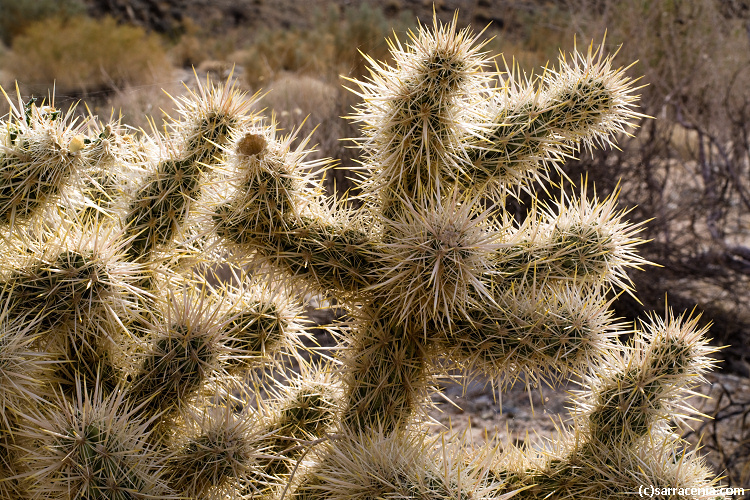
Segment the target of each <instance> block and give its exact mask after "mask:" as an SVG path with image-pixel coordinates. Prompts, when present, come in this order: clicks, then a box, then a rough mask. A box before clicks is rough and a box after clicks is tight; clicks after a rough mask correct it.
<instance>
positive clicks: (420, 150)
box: [351, 18, 490, 200]
mask: <svg viewBox="0 0 750 500" xmlns="http://www.w3.org/2000/svg"><path fill="white" fill-rule="evenodd" d="M477 40H478V36H477V35H474V34H472V33H471V32H470V31H469V30H460V31H459V30H458V29H457V27H456V19H455V18H454V19H453V21H452V22H451V23H449V24H447V25H443V24H440V23H439V22H438V21H437V18H435V20H434V26H433V29H432V30H429V29H427V28H426V27H420V28H419V30H418V31H417V32H416V33H410V34H409V41H408V42H407V43H406V45H402V44H401V42H400V41H398V40H395V41H393V42H390V43H391V53H392V54H393V57H394V59H395V64H394V66H393V67H391V66H388V65H386V64H384V63H379V62H376V61H375V60H373V59H368V62H369V63H370V65H371V69H370V78H369V79H368V81H365V82H360V81H355V82H354V83H356V84H357V85H358V86H359V88H360V90H359V91H355V93H356V94H357V95H359V96H360V97H362V99H363V101H364V102H363V104H362V105H360V106H359V107H358V108H357V112H356V113H355V114H354V115H353V116H352V117H351V118H352V119H354V120H355V121H357V122H360V123H362V124H363V125H362V132H363V134H364V137H363V138H361V139H359V140H358V142H359V143H360V145H361V146H362V147H363V149H364V150H365V152H366V164H365V166H366V167H367V168H369V169H370V172H369V174H370V176H371V177H370V179H369V180H368V182H367V183H366V185H365V186H364V190H365V194H364V196H365V197H366V198H368V199H373V200H377V199H378V195H379V194H388V193H387V192H388V191H392V192H394V193H395V194H396V196H397V197H402V196H403V197H414V198H416V199H417V200H419V199H421V197H422V196H427V197H432V196H435V195H436V194H439V193H440V190H441V186H442V185H443V184H444V183H447V184H452V183H453V182H455V180H456V179H458V178H460V177H462V175H463V173H464V172H465V168H466V166H467V158H468V155H467V154H466V152H465V150H464V146H463V141H465V140H466V139H467V138H468V137H470V136H471V135H473V134H476V133H477V128H478V125H477V124H478V123H480V122H481V120H482V117H481V116H476V115H477V113H480V114H481V110H482V109H483V106H481V105H479V104H481V103H482V101H483V100H484V99H486V97H487V95H486V88H485V84H486V83H487V82H488V81H489V79H490V76H489V73H485V72H484V68H485V67H486V66H488V62H489V61H488V60H487V59H485V55H484V54H483V53H482V52H481V50H482V46H483V44H482V43H477Z"/></svg>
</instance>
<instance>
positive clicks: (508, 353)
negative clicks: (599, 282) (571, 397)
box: [430, 284, 623, 387]
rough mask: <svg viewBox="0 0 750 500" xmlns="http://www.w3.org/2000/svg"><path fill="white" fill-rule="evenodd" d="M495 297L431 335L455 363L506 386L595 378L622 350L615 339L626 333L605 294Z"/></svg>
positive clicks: (546, 291) (500, 293)
mask: <svg viewBox="0 0 750 500" xmlns="http://www.w3.org/2000/svg"><path fill="white" fill-rule="evenodd" d="M493 297H494V302H495V304H494V305H489V304H488V305H487V306H485V307H484V308H482V309H474V310H471V311H470V312H469V315H468V317H466V318H456V320H455V321H454V323H453V325H451V328H450V329H448V328H445V329H442V330H441V329H439V328H438V329H435V330H434V331H431V332H430V335H432V336H434V337H436V340H438V341H439V343H440V345H443V346H445V347H444V349H446V350H447V351H448V357H449V359H451V360H452V361H453V362H455V363H457V364H458V365H460V366H466V367H467V368H470V369H472V370H479V371H480V372H481V373H483V374H484V375H485V376H487V377H489V378H491V379H492V380H495V381H496V382H497V383H498V384H499V385H500V386H501V387H505V386H510V385H512V384H513V383H514V382H515V381H516V380H519V379H522V380H540V381H541V380H544V381H545V382H546V383H552V382H558V381H559V380H562V379H569V378H571V377H572V376H576V375H578V376H580V375H583V374H586V373H589V371H591V370H592V369H594V368H595V367H596V366H598V363H599V361H600V360H601V359H603V358H604V357H606V356H608V355H610V354H611V352H613V351H615V350H616V349H617V345H616V344H615V343H614V342H613V338H614V337H616V336H617V335H619V334H621V333H623V328H622V325H620V324H618V323H616V322H615V321H614V320H613V318H612V312H611V311H610V310H609V306H610V304H611V301H609V300H606V299H605V298H604V296H603V294H602V293H601V291H596V290H592V291H591V293H589V294H587V295H581V294H580V291H579V290H578V289H577V288H576V286H574V285H570V284H568V285H564V284H557V285H554V286H553V285H549V284H547V285H546V286H540V287H539V288H538V289H535V288H534V287H531V286H529V287H528V288H523V287H519V286H517V285H511V287H510V288H509V289H507V290H497V291H495V292H494V294H493ZM448 366H452V365H451V364H448Z"/></svg>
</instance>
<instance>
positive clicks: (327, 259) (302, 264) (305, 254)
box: [266, 200, 379, 298]
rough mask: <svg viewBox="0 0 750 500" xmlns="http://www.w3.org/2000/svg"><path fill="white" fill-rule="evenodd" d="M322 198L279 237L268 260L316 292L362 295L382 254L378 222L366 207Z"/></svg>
mask: <svg viewBox="0 0 750 500" xmlns="http://www.w3.org/2000/svg"><path fill="white" fill-rule="evenodd" d="M321 201H322V203H321V204H320V205H318V206H317V207H316V208H317V209H313V210H310V211H309V212H308V213H307V214H305V215H303V216H301V217H299V218H298V219H296V220H295V223H294V225H293V227H291V228H290V229H289V230H287V231H285V232H283V233H281V234H280V235H279V241H278V243H279V246H278V253H276V254H269V255H268V257H267V259H266V260H267V261H269V262H272V263H274V264H276V265H277V266H279V267H281V268H282V269H286V270H288V271H289V272H290V273H291V274H292V275H293V276H295V277H298V278H301V280H302V282H303V283H304V285H306V286H307V287H308V288H309V289H310V290H311V291H314V292H316V293H322V294H324V295H334V296H337V297H340V298H355V297H361V296H362V295H363V294H366V293H367V291H366V290H367V286H368V285H369V284H370V283H371V279H372V275H371V273H372V271H373V270H374V269H375V268H376V264H375V260H376V259H377V257H378V256H379V252H378V243H379V240H378V235H377V232H376V226H375V221H374V220H373V219H372V217H370V215H369V213H368V212H367V211H366V210H358V209H349V208H347V207H345V206H344V204H343V203H337V202H334V203H332V204H330V205H323V203H325V201H324V200H321Z"/></svg>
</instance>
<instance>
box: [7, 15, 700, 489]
mask: <svg viewBox="0 0 750 500" xmlns="http://www.w3.org/2000/svg"><path fill="white" fill-rule="evenodd" d="M482 47H483V44H482V43H481V42H480V41H479V37H478V36H477V35H473V34H472V33H471V32H470V31H469V30H459V29H458V28H457V26H456V23H455V21H454V22H453V23H450V24H448V25H442V24H440V23H438V22H437V21H436V22H435V24H434V26H433V27H432V28H427V27H420V28H419V29H418V30H417V31H416V32H413V33H410V35H409V39H408V40H406V41H397V40H396V41H393V42H391V49H392V54H393V62H392V63H391V64H386V63H383V62H377V61H375V60H372V59H369V60H368V61H369V63H370V65H371V70H370V77H369V78H368V79H367V80H366V81H352V84H353V86H354V87H355V88H356V90H355V92H356V93H357V95H359V96H360V97H361V98H362V103H361V104H360V105H359V106H357V107H356V108H355V111H354V113H353V115H352V116H351V117H350V118H352V119H353V120H355V121H356V122H358V123H359V124H360V125H361V129H362V136H361V137H359V138H357V139H355V141H356V143H357V145H358V146H359V147H360V148H361V151H362V163H363V165H362V169H361V171H360V172H361V173H360V176H361V186H360V187H361V195H360V202H361V203H360V204H359V205H360V208H357V209H353V208H351V207H350V206H349V205H348V204H347V203H346V202H345V201H342V200H337V199H329V198H327V196H326V195H325V192H324V189H323V183H322V179H321V174H322V173H324V172H325V169H326V168H328V167H329V166H330V164H331V162H330V161H329V160H316V161H311V160H309V159H307V154H308V153H309V150H308V149H307V148H308V143H309V140H310V138H309V137H308V138H302V139H299V138H297V137H296V135H297V134H296V132H294V131H292V133H290V134H289V135H288V136H285V137H282V136H280V135H279V134H278V131H277V129H276V126H275V124H274V123H273V122H268V121H266V120H265V119H264V118H263V117H261V116H259V115H258V114H257V113H256V112H255V111H254V104H255V102H256V100H257V96H252V97H248V96H246V95H245V94H243V93H241V92H240V91H239V90H238V89H237V88H236V86H235V85H234V84H233V83H232V81H231V79H230V80H228V81H227V82H226V84H224V85H221V86H214V85H213V84H211V83H210V82H209V81H207V82H205V83H202V82H198V85H197V89H196V90H194V91H193V90H188V92H187V94H186V95H185V96H183V97H180V98H177V99H175V102H176V103H177V106H178V115H179V116H177V117H176V118H174V119H172V121H171V123H170V124H169V126H168V127H167V129H166V130H165V131H164V132H159V131H156V130H154V131H153V133H152V134H151V136H150V137H149V136H145V135H136V134H133V133H131V131H129V130H128V129H127V128H126V127H124V126H123V125H122V124H121V123H120V122H119V121H116V120H110V121H109V122H108V123H100V122H98V121H97V119H96V118H95V117H89V119H86V120H82V121H77V120H76V119H74V118H73V116H74V112H73V110H71V111H70V112H68V113H67V114H62V113H60V112H59V111H58V110H57V109H55V108H54V106H53V105H52V103H42V102H38V101H35V100H31V101H29V102H24V101H23V100H22V99H21V98H20V95H19V97H18V103H17V104H11V112H10V114H9V115H8V116H6V117H5V118H4V121H3V122H2V123H1V124H0V230H2V234H3V237H2V239H1V240H0V251H2V253H3V256H4V259H3V264H2V266H1V267H0V411H2V418H0V500H5V499H17V498H21V499H24V498H28V499H40V500H41V499H45V500H46V499H76V500H77V499H80V500H83V499H86V500H94V499H117V500H120V499H122V500H124V499H148V498H161V499H172V498H174V499H195V500H197V499H206V498H208V499H211V498H216V499H228V498H232V499H250V498H269V499H273V498H277V499H285V498H296V499H299V500H314V499H325V500H337V499H342V500H343V499H352V498H355V499H362V500H364V499H371V498H437V499H456V500H468V499H471V498H489V499H495V500H504V499H507V498H511V497H513V498H545V499H566V498H578V499H607V498H614V497H618V496H620V495H622V494H623V492H632V491H637V489H638V485H639V484H641V485H642V484H655V485H665V486H684V487H686V488H692V487H697V488H701V487H709V486H711V485H713V484H714V483H715V480H714V479H713V476H712V474H711V472H710V471H708V470H706V469H705V468H704V467H703V465H702V463H701V461H700V458H699V457H697V456H696V455H695V453H694V452H692V451H686V449H685V445H684V443H683V442H682V441H681V440H680V439H679V438H678V437H676V436H675V435H674V432H673V431H674V421H675V420H680V419H682V418H687V417H689V416H690V415H691V413H692V412H693V411H692V409H691V408H690V406H689V405H688V403H687V396H688V395H689V394H690V391H691V388H692V387H694V385H695V384H696V382H697V381H699V380H700V379H701V377H702V376H703V375H704V374H705V373H706V371H708V370H709V369H710V368H711V367H712V364H713V361H712V360H711V359H710V358H709V357H708V356H709V355H710V353H711V352H712V349H711V348H710V347H708V345H707V343H706V341H705V340H704V339H703V334H704V333H705V331H704V330H702V329H700V328H699V327H698V321H697V319H696V318H691V317H686V316H684V315H683V316H679V317H677V316H675V315H674V314H673V313H672V312H671V311H667V313H666V314H667V317H666V318H665V319H661V318H658V317H656V316H653V317H651V318H649V319H648V320H646V321H644V322H643V324H642V325H641V326H639V327H635V326H632V325H627V324H624V323H621V322H618V321H617V320H616V319H615V318H614V317H613V314H612V312H611V310H610V305H611V301H612V300H614V299H613V298H612V296H613V294H611V293H610V292H612V291H614V292H618V291H622V290H624V291H627V292H628V293H634V291H633V290H631V287H630V282H629V280H628V277H627V272H628V270H629V269H631V268H640V266H642V265H645V264H647V262H645V261H644V260H643V259H641V258H640V257H639V256H638V254H637V251H636V249H637V246H638V245H639V244H640V243H641V240H639V239H638V237H637V235H638V232H639V230H640V225H639V224H632V223H630V222H628V221H627V220H626V215H627V212H623V211H620V210H618V209H617V203H616V197H615V196H612V197H608V198H606V199H604V200H600V199H598V198H597V197H596V195H593V196H591V195H589V193H588V192H587V188H586V186H585V184H584V185H583V186H581V188H580V194H579V195H577V196H572V197H571V196H570V195H566V194H564V193H565V190H562V191H561V192H562V193H563V194H561V195H560V196H559V197H558V198H557V199H556V200H553V201H549V202H546V203H542V202H537V201H536V197H535V196H534V195H535V190H536V189H539V188H538V186H539V185H540V184H541V185H542V186H543V185H544V184H545V183H546V181H547V177H548V173H549V171H550V170H551V169H558V168H560V166H561V164H562V161H563V160H564V159H565V158H566V157H569V156H572V155H574V154H576V152H578V151H580V150H581V149H591V148H593V147H597V146H600V145H608V144H612V143H613V142H614V141H615V140H616V136H617V134H619V133H626V132H627V130H628V128H630V127H633V126H635V120H636V119H638V118H640V117H641V115H639V114H638V113H637V112H636V111H635V109H634V107H635V102H636V100H637V96H635V95H634V92H635V91H636V89H635V87H634V82H633V81H632V80H631V79H629V77H627V76H626V74H625V69H613V66H612V57H610V56H607V55H605V53H604V51H603V48H601V47H599V48H594V47H593V45H592V46H591V47H589V49H588V51H587V52H585V53H583V54H582V53H579V52H578V51H575V53H574V54H573V55H572V56H570V57H569V58H568V57H566V56H561V58H560V61H559V64H558V66H557V68H554V69H550V68H548V69H547V70H546V71H545V72H544V74H542V75H541V76H536V77H524V78H523V79H519V78H518V77H517V74H516V73H517V72H516V71H515V70H514V69H513V68H510V69H508V71H507V72H503V73H499V72H497V71H492V68H493V67H494V66H493V65H492V58H490V57H489V56H488V55H487V54H485V53H484V52H482V50H483V48H482ZM521 192H525V193H527V194H530V195H532V199H534V200H535V201H534V202H533V206H531V207H529V211H528V215H527V216H526V218H525V219H523V220H517V219H516V218H514V217H513V216H512V215H511V214H510V213H509V212H507V211H506V209H505V206H506V205H505V203H506V201H508V200H509V199H512V198H514V197H517V196H518V195H519V194H520V193H521ZM310 296H319V297H322V298H323V299H324V300H330V301H331V302H335V303H336V304H337V305H338V306H339V307H342V308H345V309H346V310H347V311H348V319H347V320H346V321H345V322H344V323H342V324H340V325H337V327H336V328H335V329H333V328H332V329H331V330H332V331H334V332H335V336H336V339H337V340H338V342H339V345H338V346H337V348H336V349H335V350H334V351H333V352H332V353H331V354H330V355H325V356H323V358H324V361H322V362H316V363H309V362H308V361H307V360H306V358H305V357H303V356H298V354H299V353H300V351H301V348H302V346H303V344H302V342H300V338H301V337H302V336H304V335H305V329H304V322H303V321H302V319H301V311H302V308H301V307H300V304H299V303H298V302H300V300H301V299H302V298H304V297H310ZM624 334H629V336H630V337H631V338H632V340H631V341H630V342H629V343H623V342H622V341H621V340H620V339H621V338H622V337H623V335H624ZM289 361H291V363H288V362H289ZM289 364H292V365H293V366H295V367H296V368H297V371H295V372H294V373H283V371H282V370H281V368H282V367H283V366H286V365H289ZM457 369H458V370H464V371H466V372H467V373H468V372H481V373H482V374H483V375H485V376H487V377H488V378H490V379H492V380H494V381H497V383H498V384H499V389H501V390H502V389H504V388H506V387H508V386H509V385H511V384H513V383H514V382H515V381H517V380H518V379H519V378H525V379H526V380H531V381H537V382H542V381H544V382H547V383H554V382H557V381H559V380H562V379H569V378H574V379H576V380H578V381H579V382H581V386H582V387H583V388H584V389H583V390H582V391H581V392H580V393H579V394H576V395H575V397H574V404H573V408H572V410H571V415H570V420H569V422H568V424H565V425H563V426H561V428H560V435H559V436H557V440H556V441H554V442H553V444H552V445H551V446H549V447H545V448H543V449H535V448H531V447H524V448H518V447H515V446H513V445H510V444H508V445H507V446H505V447H504V449H503V450H502V451H499V450H498V449H496V448H490V447H487V448H485V449H476V448H473V447H469V446H466V445H465V444H464V443H462V441H461V440H460V439H454V438H449V437H448V436H447V435H446V436H443V435H440V436H437V437H434V436H433V437H429V436H427V434H426V432H425V430H426V425H427V422H426V419H425V416H426V412H427V410H429V409H430V407H431V405H432V402H431V396H432V394H433V393H434V392H435V391H437V387H438V385H439V384H438V381H439V378H440V377H442V376H453V375H454V374H455V373H456V370H457Z"/></svg>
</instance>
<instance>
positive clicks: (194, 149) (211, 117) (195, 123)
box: [170, 75, 260, 169]
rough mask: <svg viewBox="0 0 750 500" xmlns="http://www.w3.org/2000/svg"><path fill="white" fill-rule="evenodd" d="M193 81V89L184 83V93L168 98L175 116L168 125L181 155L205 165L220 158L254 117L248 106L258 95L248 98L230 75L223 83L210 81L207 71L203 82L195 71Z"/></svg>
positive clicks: (250, 105) (257, 98)
mask: <svg viewBox="0 0 750 500" xmlns="http://www.w3.org/2000/svg"><path fill="white" fill-rule="evenodd" d="M196 84H197V89H196V90H192V89H190V88H189V87H187V86H185V88H186V90H187V94H185V95H182V96H180V97H178V98H174V97H173V98H172V100H173V101H174V102H175V104H176V105H177V113H178V114H179V118H177V119H173V121H172V123H171V129H172V135H173V136H174V137H175V138H178V139H179V141H180V143H181V144H180V147H181V149H182V150H183V151H184V154H185V156H186V157H187V158H190V159H191V160H192V161H194V162H196V163H199V164H201V165H202V166H203V167H204V168H206V169H209V168H210V167H211V166H212V165H215V164H217V163H219V162H221V160H222V155H223V149H224V148H225V147H226V146H228V145H229V144H231V143H232V142H233V141H235V140H237V139H238V134H239V133H240V131H241V130H243V129H244V128H246V127H247V126H248V125H250V124H252V123H254V122H255V121H256V120H257V119H258V118H257V116H256V115H255V114H254V113H252V108H253V106H254V105H255V104H256V103H257V101H258V100H259V99H260V95H259V94H255V95H253V96H252V97H249V98H248V97H247V95H246V94H245V92H242V91H241V90H240V89H239V88H238V84H237V80H236V79H233V78H232V77H231V75H230V77H229V78H227V79H226V81H225V82H224V85H214V84H213V83H212V82H211V81H210V80H209V78H208V75H206V82H205V84H204V83H203V82H201V80H200V79H199V78H198V77H197V75H196ZM170 97H171V96H170Z"/></svg>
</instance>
